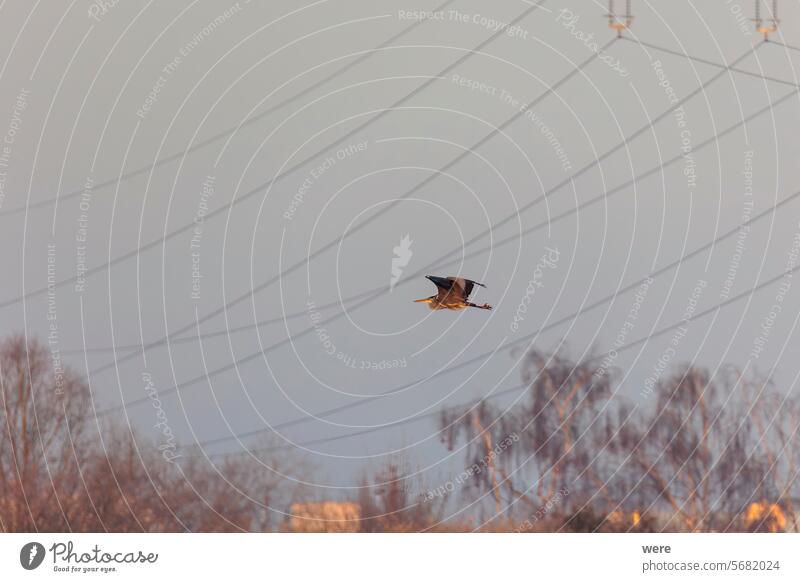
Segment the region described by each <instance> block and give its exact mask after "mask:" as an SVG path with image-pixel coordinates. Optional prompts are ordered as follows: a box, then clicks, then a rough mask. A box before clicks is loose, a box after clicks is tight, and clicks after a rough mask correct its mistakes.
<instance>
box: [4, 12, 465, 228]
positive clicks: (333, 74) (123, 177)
mask: <svg viewBox="0 0 800 582" xmlns="http://www.w3.org/2000/svg"><path fill="white" fill-rule="evenodd" d="M454 1H455V0H446V1H445V2H443V3H442V4H440V5H439V6H438V7H436V8H434V11H440V10H444V9H445V8H446V7H447V6H448V5H450V4H452V3H453V2H454ZM423 22H424V20H416V21H414V22H413V23H412V24H411V25H410V26H407V27H405V28H403V30H401V31H400V32H398V33H397V34H395V35H393V36H391V37H389V38H388V39H386V40H385V41H383V42H382V43H381V44H379V45H378V46H376V47H375V48H373V49H370V50H368V51H365V52H364V53H362V54H361V55H359V56H358V57H357V58H355V59H354V60H352V61H349V62H347V63H345V64H344V65H343V66H341V67H339V68H337V69H335V70H334V71H333V72H331V73H330V74H328V75H325V76H324V77H323V78H321V79H319V80H318V81H315V82H314V83H312V84H311V85H309V86H308V87H306V88H305V89H302V90H301V91H298V92H297V93H295V94H294V95H292V96H291V97H287V98H286V99H284V100H283V101H280V102H278V103H276V104H275V105H272V106H271V107H268V108H267V109H265V110H264V111H262V112H261V113H258V114H257V115H254V116H252V117H249V118H247V119H245V120H244V121H243V122H242V123H240V124H238V125H236V126H234V127H229V128H228V129H224V130H223V131H221V132H219V133H216V134H214V135H212V136H211V137H208V138H206V139H204V140H203V141H200V142H198V143H196V144H195V145H193V146H191V147H188V148H186V149H184V150H183V151H180V152H175V153H173V154H170V155H168V156H166V157H163V158H161V159H159V160H156V161H155V162H153V163H151V164H147V165H145V166H142V167H140V168H138V169H136V170H131V171H129V172H125V173H124V174H121V175H120V176H118V177H116V178H110V179H108V180H105V181H103V182H98V183H97V184H95V185H94V186H93V187H92V191H93V192H97V191H98V190H102V189H104V188H106V187H108V186H113V185H115V184H117V183H119V182H125V181H127V180H129V179H130V178H134V177H136V176H140V175H142V174H144V173H146V172H148V171H150V170H153V169H155V168H159V167H161V166H164V165H166V164H168V163H170V162H174V161H175V160H178V159H180V158H182V157H185V156H187V155H189V154H191V153H194V152H196V151H197V150H200V149H203V148H204V147H206V146H208V145H211V144H212V143H215V142H217V141H220V140H221V139H223V138H226V137H228V136H230V135H232V134H234V133H236V132H238V131H239V130H240V129H241V128H243V127H247V126H249V125H252V124H254V123H255V122H257V121H259V120H261V119H263V118H265V117H266V116H268V115H269V114H271V113H274V112H275V111H277V110H278V109H282V108H283V107H285V106H286V105H288V104H289V103H293V102H295V101H296V100H297V99H300V98H302V97H304V96H306V95H308V94H309V93H311V92H312V91H315V90H316V89H319V88H320V87H322V86H324V85H326V84H327V83H328V82H329V81H332V80H333V79H335V78H336V77H338V76H340V75H342V74H344V73H346V72H347V71H349V70H350V69H352V68H354V67H356V66H358V65H359V64H361V63H363V62H364V61H365V60H367V59H368V58H370V57H371V56H372V55H373V54H375V53H376V52H378V51H380V50H382V49H384V48H387V47H388V46H390V45H391V44H392V43H393V42H395V41H396V40H398V39H399V38H402V37H404V36H405V35H406V34H408V33H409V32H411V31H412V30H413V29H415V28H417V27H418V26H420V25H421V24H422V23H423ZM83 192H84V190H83V188H81V189H79V190H74V191H72V192H70V193H68V194H65V195H63V196H55V197H53V198H48V199H47V200H42V201H40V202H35V203H33V204H29V205H27V206H19V207H16V208H10V209H8V210H5V211H3V212H0V217H3V216H6V215H9V216H10V215H13V214H19V213H21V212H25V210H32V209H36V208H42V207H45V206H50V205H51V204H55V202H56V201H59V202H63V201H65V200H69V199H71V198H77V197H79V196H80V195H81V194H83Z"/></svg>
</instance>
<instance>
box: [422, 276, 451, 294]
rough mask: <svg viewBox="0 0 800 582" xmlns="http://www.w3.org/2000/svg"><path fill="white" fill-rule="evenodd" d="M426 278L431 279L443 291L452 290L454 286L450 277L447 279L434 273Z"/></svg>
mask: <svg viewBox="0 0 800 582" xmlns="http://www.w3.org/2000/svg"><path fill="white" fill-rule="evenodd" d="M426 279H430V280H431V282H433V283H434V284H435V285H436V286H437V287H438V288H439V289H441V290H443V291H450V289H452V288H453V281H452V279H450V278H447V279H445V278H444V277H435V276H433V275H427V276H426Z"/></svg>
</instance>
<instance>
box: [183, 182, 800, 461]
mask: <svg viewBox="0 0 800 582" xmlns="http://www.w3.org/2000/svg"><path fill="white" fill-rule="evenodd" d="M799 194H800V192H798V193H797V194H795V196H796V195H799ZM798 270H800V265H795V266H794V267H792V268H791V269H785V270H783V271H781V273H780V274H779V275H776V276H774V277H772V278H771V279H769V280H767V281H764V282H763V283H759V284H758V285H756V286H755V287H752V288H750V289H748V290H747V291H743V292H741V293H739V294H738V295H734V296H733V297H729V298H728V299H726V300H725V301H723V302H721V303H718V304H717V305H715V306H713V307H709V308H707V309H705V310H703V311H701V312H698V313H695V314H693V315H692V316H690V317H688V318H684V319H681V320H680V321H678V322H677V323H673V324H670V325H668V326H667V327H664V328H661V329H660V330H658V331H656V332H653V333H651V334H648V335H646V336H643V337H641V338H639V339H637V340H635V341H632V342H630V343H628V344H625V345H624V346H621V347H619V348H617V349H616V350H614V351H615V352H617V353H619V352H624V351H627V350H629V349H632V348H634V347H636V346H639V345H641V344H643V343H646V342H648V341H649V340H651V339H653V338H656V337H660V336H662V335H664V334H667V333H669V332H671V331H674V330H676V329H678V328H679V327H682V326H685V325H686V323H688V322H692V321H695V320H697V319H702V318H703V317H706V316H707V315H710V314H712V313H714V312H716V311H719V310H720V309H723V308H724V307H727V306H729V305H731V304H733V303H735V302H737V301H739V300H741V299H744V298H745V297H747V296H750V295H752V294H754V293H756V292H758V291H760V290H762V289H764V288H766V287H769V286H770V285H773V284H774V283H777V282H778V281H780V280H781V279H783V278H785V277H786V276H787V275H790V274H793V273H795V272H796V271H798ZM610 353H611V352H605V353H603V354H600V355H598V356H595V357H592V358H588V359H587V360H586V362H593V361H600V360H602V359H603V358H605V357H607V356H608V355H609V354H610ZM528 386H529V385H528V384H519V385H517V386H513V387H511V388H506V389H504V390H502V391H499V392H496V393H495V394H492V395H490V396H488V397H486V398H477V399H473V400H471V401H469V402H467V403H466V404H462V405H454V406H450V407H446V408H445V409H447V408H449V409H451V410H452V409H457V408H463V407H464V406H472V405H475V404H478V403H480V402H482V401H487V400H491V399H494V398H497V397H500V396H504V395H506V394H510V393H512V392H519V391H521V390H524V389H525V388H527V387H528ZM440 414H441V411H436V412H432V413H426V414H424V415H420V416H415V417H413V418H407V419H404V420H400V421H395V422H391V423H388V424H386V425H382V426H378V427H370V428H369V429H365V430H362V431H357V432H354V433H349V434H346V435H337V436H335V437H325V438H318V439H314V440H311V441H307V442H305V443H299V444H298V445H294V444H283V445H276V446H274V447H267V448H262V449H253V450H247V451H234V452H228V453H215V454H212V455H209V456H228V455H240V454H249V453H252V452H271V451H273V450H280V449H287V448H294V447H296V446H299V447H306V446H313V445H315V444H324V443H328V442H332V441H337V440H343V439H346V438H350V437H356V436H361V435H364V434H370V433H373V432H377V431H379V430H384V429H388V428H394V427H396V426H401V425H404V424H409V423H412V422H417V421H419V420H422V419H425V418H430V417H433V416H438V415H440ZM280 428H283V427H282V426H281V425H276V426H274V427H268V428H261V429H255V430H252V431H248V432H245V433H241V434H236V435H230V436H227V437H219V438H216V439H211V440H208V441H203V442H200V443H196V444H193V445H184V446H183V447H181V448H189V447H201V448H202V447H204V446H210V445H215V444H219V443H222V442H227V441H231V440H238V439H241V438H248V437H251V436H254V435H256V434H261V433H265V432H274V431H276V430H279V429H280Z"/></svg>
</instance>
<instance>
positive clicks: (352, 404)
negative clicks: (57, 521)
mask: <svg viewBox="0 0 800 582" xmlns="http://www.w3.org/2000/svg"><path fill="white" fill-rule="evenodd" d="M798 197H800V191H797V192H795V193H794V194H791V195H790V196H787V197H786V198H784V199H783V200H781V201H780V202H778V203H777V204H775V205H774V206H772V207H770V208H768V209H766V210H764V211H762V212H760V213H759V214H757V215H755V216H753V217H751V218H750V219H749V220H748V221H746V222H744V223H741V224H738V225H736V226H735V227H733V228H731V229H729V230H728V231H727V232H725V233H723V234H721V235H720V236H718V237H716V238H715V239H714V240H712V241H711V242H708V243H706V244H704V245H702V246H700V247H697V248H696V249H694V250H693V251H691V252H690V253H687V254H685V255H683V256H681V257H680V258H678V259H676V260H674V261H672V262H671V263H669V264H667V265H665V266H663V267H661V268H660V269H657V270H655V271H653V272H652V273H650V274H649V275H648V276H646V277H644V278H641V279H638V280H637V281H634V282H633V283H629V284H628V285H627V286H625V287H622V288H621V289H618V290H617V291H615V292H613V293H610V294H608V295H606V296H605V297H602V298H601V299H598V300H596V301H594V302H593V303H591V304H589V305H588V306H585V307H582V308H581V309H579V310H577V311H575V312H573V313H571V314H570V315H567V316H564V317H562V318H560V319H558V320H556V321H554V322H551V323H549V324H547V325H545V326H543V327H540V328H539V329H537V330H535V331H533V332H531V333H529V334H527V335H524V336H522V337H520V338H518V339H516V340H514V341H511V342H509V343H507V344H505V345H504V346H502V347H498V348H496V349H494V350H491V351H489V352H484V353H482V354H479V355H477V356H473V357H472V358H469V359H468V360H465V361H463V362H459V363H458V364H454V365H452V366H450V367H449V368H446V369H443V370H440V371H439V372H436V373H434V374H432V375H430V376H428V377H427V378H424V379H421V380H415V381H413V382H409V383H406V384H403V385H401V386H398V387H395V388H392V389H391V390H388V391H386V392H383V393H381V394H379V395H378V396H377V397H379V398H382V397H384V396H388V395H391V394H394V393H397V392H400V391H403V390H406V389H408V388H411V387H414V386H417V385H419V384H422V383H425V382H428V381H430V380H433V379H435V378H438V377H440V376H443V375H445V374H449V373H451V372H453V371H455V370H459V369H461V368H464V367H466V366H469V365H470V364H473V363H475V362H478V361H480V360H483V359H484V358H487V357H489V356H491V355H492V354H494V353H496V352H497V351H500V350H507V349H509V348H512V347H514V346H517V345H519V344H521V343H524V342H526V341H528V340H531V339H534V338H535V337H536V336H538V335H539V334H541V333H544V332H546V331H549V330H550V329H553V328H556V327H558V326H560V325H562V324H564V323H567V322H569V321H571V320H573V319H574V318H577V317H580V316H582V315H583V314H585V313H587V312H589V311H592V310H594V309H596V308H597V307H600V306H601V305H604V304H606V303H608V302H610V301H612V300H613V299H615V298H616V297H618V296H619V295H622V294H624V293H627V292H629V291H632V290H634V289H636V288H637V287H639V286H640V285H641V284H642V283H644V282H645V281H647V280H649V279H653V278H656V277H659V276H660V275H663V274H664V273H666V272H668V271H670V270H672V269H674V268H675V267H677V266H679V265H680V264H682V263H683V262H684V261H686V260H689V259H692V258H694V257H695V256H697V255H699V254H700V253H702V252H704V251H706V250H708V249H709V248H712V247H713V246H714V245H717V244H718V243H720V242H721V241H723V240H725V239H726V238H729V237H731V236H733V235H734V234H737V233H738V232H739V231H740V229H741V227H742V226H743V225H752V224H753V223H754V222H757V221H759V220H761V219H762V218H764V217H765V216H768V215H769V214H771V213H773V212H775V211H776V210H778V209H779V208H781V207H783V206H785V205H786V204H788V203H789V202H791V201H792V200H794V199H796V198H798ZM312 331H313V329H312ZM286 341H287V340H283V342H280V343H284V342H286ZM276 345H278V344H273V346H270V347H269V348H266V349H265V350H264V352H267V351H269V350H270V349H273V348H274V347H275V346H276ZM264 352H257V354H254V355H251V356H247V357H245V358H242V359H241V360H238V361H237V362H235V363H234V364H228V365H227V366H225V367H224V368H220V369H218V370H214V371H212V372H210V373H209V374H206V375H203V376H200V377H196V378H193V379H191V380H188V381H186V382H182V383H180V384H178V385H176V386H174V387H172V388H170V389H169V390H165V391H163V392H161V393H160V394H159V396H164V395H166V394H172V393H175V392H178V391H180V390H181V389H183V388H185V387H187V386H190V385H192V384H195V383H197V382H200V381H202V380H205V379H208V378H210V377H213V376H215V375H217V374H219V373H221V372H223V371H227V370H230V369H233V368H234V367H235V366H236V365H239V364H241V363H244V362H246V361H249V360H251V359H253V358H254V357H256V356H257V355H260V354H262V353H264ZM371 400H372V399H370V400H358V401H355V402H350V403H348V404H343V405H340V406H338V407H335V408H331V409H328V410H326V411H324V412H321V413H319V414H316V415H315V416H314V417H308V416H306V417H301V418H296V419H294V420H290V421H286V422H284V423H281V424H278V425H276V426H275V427H274V428H275V429H276V430H278V429H283V428H288V427H290V426H294V425H297V424H301V423H304V422H308V421H310V420H312V419H314V418H326V417H328V416H331V415H333V414H336V413H338V412H342V411H344V410H348V409H350V408H354V407H356V406H360V405H362V404H365V403H367V402H370V401H371ZM147 401H149V398H147V397H143V398H139V399H137V400H134V401H132V402H128V403H125V404H122V405H119V406H115V407H113V408H109V409H106V410H102V411H100V412H98V415H102V414H108V413H110V412H113V411H115V410H119V409H122V408H126V407H128V406H134V405H137V404H141V403H144V402H147Z"/></svg>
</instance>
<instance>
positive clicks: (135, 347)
mask: <svg viewBox="0 0 800 582" xmlns="http://www.w3.org/2000/svg"><path fill="white" fill-rule="evenodd" d="M795 87H797V86H796V85H795ZM798 89H799V90H800V87H798ZM797 93H798V90H795V91H790V92H789V93H787V94H786V95H784V96H783V97H780V98H779V99H777V100H775V101H773V102H772V103H770V104H768V105H766V106H765V107H763V108H761V109H759V110H757V111H755V112H754V113H751V114H749V115H748V116H746V117H744V118H743V119H741V120H740V121H738V122H736V123H734V124H733V125H731V126H729V127H727V128H726V129H724V130H722V131H720V132H718V133H717V134H715V135H713V136H711V137H710V138H708V139H706V140H703V141H701V142H699V143H698V144H696V145H695V146H694V148H693V149H694V151H699V150H702V149H703V148H705V147H706V146H708V145H710V144H712V143H716V142H717V141H719V139H720V138H721V137H724V136H726V135H727V134H729V133H731V132H732V131H734V130H736V129H737V128H739V127H742V126H743V125H746V124H747V123H749V122H750V121H752V120H753V119H755V118H757V117H760V116H761V115H763V114H764V113H767V112H769V111H772V110H773V109H774V108H775V107H777V106H778V105H781V104H782V103H784V102H785V101H787V100H788V99H790V98H791V97H793V96H795V95H797ZM682 159H683V154H678V155H676V156H674V157H672V158H670V159H669V160H667V161H665V162H662V163H660V164H658V165H657V166H654V167H653V168H650V169H649V170H647V171H645V172H643V173H641V174H639V175H638V176H635V177H633V178H631V179H630V180H627V181H626V182H624V183H622V184H619V185H617V186H615V187H614V188H611V189H610V190H607V191H606V192H604V193H603V194H599V195H597V196H595V197H594V198H591V199H589V200H587V201H585V202H583V203H581V204H579V205H578V206H576V207H575V208H571V209H569V210H566V211H564V212H562V213H561V214H559V215H557V216H554V217H552V218H551V219H549V220H544V221H542V222H539V223H538V224H536V225H533V226H531V227H528V228H527V229H525V230H523V231H522V232H521V233H520V234H519V235H516V234H515V235H510V236H508V237H506V238H504V239H500V240H499V241H496V242H494V243H493V244H492V245H491V246H486V247H482V248H480V249H477V250H475V251H472V252H470V253H466V254H465V255H464V256H463V257H462V258H463V259H464V260H466V259H470V258H474V257H476V256H478V255H481V254H483V253H486V252H488V251H489V250H491V249H496V248H498V247H501V246H503V245H505V244H508V243H510V242H513V241H515V240H518V239H519V238H520V237H524V236H527V235H528V234H531V233H533V232H536V231H538V230H541V229H542V228H544V227H546V226H548V225H552V224H554V223H556V222H558V221H560V220H563V219H565V218H567V217H569V216H572V215H573V214H577V213H578V212H579V211H581V210H583V209H585V208H588V207H589V206H591V205H593V204H596V203H597V202H601V201H603V200H605V199H608V198H610V197H611V196H613V195H615V194H618V193H619V192H622V191H624V190H625V189H626V188H628V187H630V186H632V185H633V184H635V183H637V182H640V181H641V180H643V179H645V178H647V177H649V176H651V175H653V174H655V173H657V172H659V171H660V170H662V169H664V168H666V167H667V166H670V165H672V164H674V163H675V162H678V161H680V160H682ZM459 260H460V259H453V260H451V261H448V262H446V263H441V264H440V263H439V262H438V261H437V262H435V263H431V264H428V265H426V266H425V267H423V268H422V269H420V270H418V271H415V272H414V273H412V274H410V275H409V276H407V277H405V278H403V279H402V280H401V281H399V282H398V283H397V284H396V285H395V286H396V287H399V286H401V285H404V284H406V283H408V282H410V281H412V280H413V279H414V277H415V276H417V275H419V274H421V273H422V272H424V271H426V270H427V269H429V268H431V267H433V266H437V267H444V266H447V265H450V264H453V263H456V262H459ZM383 291H385V287H384V286H382V287H376V288H373V289H370V290H368V291H364V292H362V293H358V294H356V295H353V296H351V297H348V298H347V299H345V300H343V303H345V304H350V303H352V302H354V301H357V300H358V299H362V298H364V297H366V296H368V295H372V294H374V293H379V292H383ZM339 305H340V302H339V301H332V302H330V303H327V304H324V305H320V306H318V307H317V308H316V309H317V310H318V311H324V310H326V309H329V308H332V307H338V306H339ZM307 315H308V314H307V312H305V311H301V312H295V313H292V314H289V315H285V316H282V317H274V318H271V319H265V320H262V321H258V322H255V323H250V324H246V325H241V326H237V327H234V328H230V329H227V330H219V331H214V332H207V333H201V334H196V335H193V336H186V337H182V338H176V339H172V342H173V343H187V342H196V341H197V340H198V339H201V338H202V339H205V338H212V337H219V336H227V335H231V334H233V333H237V332H240V331H247V330H251V329H254V328H260V327H266V326H267V325H271V324H273V323H280V322H283V321H286V320H290V319H296V318H299V317H303V316H307ZM141 349H142V346H141V345H133V344H132V345H125V346H116V347H98V348H87V349H86V350H81V349H71V350H62V353H65V354H67V353H84V352H108V351H115V350H141Z"/></svg>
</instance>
